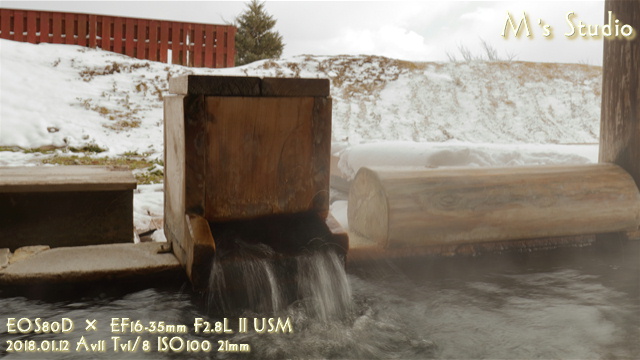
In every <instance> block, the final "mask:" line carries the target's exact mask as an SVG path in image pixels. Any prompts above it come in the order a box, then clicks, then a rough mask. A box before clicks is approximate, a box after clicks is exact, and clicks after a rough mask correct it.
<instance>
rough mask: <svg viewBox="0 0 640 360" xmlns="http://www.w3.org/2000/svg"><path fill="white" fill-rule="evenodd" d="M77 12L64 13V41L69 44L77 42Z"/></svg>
mask: <svg viewBox="0 0 640 360" xmlns="http://www.w3.org/2000/svg"><path fill="white" fill-rule="evenodd" d="M75 35H76V34H75V14H72V13H65V14H64V36H65V38H64V43H65V44H69V45H75V44H76V37H75Z"/></svg>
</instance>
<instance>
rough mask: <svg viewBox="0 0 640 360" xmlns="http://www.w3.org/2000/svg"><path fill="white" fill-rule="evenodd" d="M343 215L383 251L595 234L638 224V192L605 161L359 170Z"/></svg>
mask: <svg viewBox="0 0 640 360" xmlns="http://www.w3.org/2000/svg"><path fill="white" fill-rule="evenodd" d="M348 218H349V227H350V230H351V231H352V232H354V233H355V234H357V235H358V236H362V237H364V238H365V239H367V240H369V241H372V242H375V243H376V244H377V246H379V247H382V248H398V247H404V246H432V245H451V244H465V243H478V242H489V241H502V240H519V239H533V238H548V237H556V236H573V235H583V234H598V233H609V232H618V231H628V230H634V229H637V228H638V224H639V221H640V193H638V189H637V188H636V186H635V183H634V181H633V179H632V178H631V176H629V174H628V173H626V172H625V171H624V170H623V169H621V168H620V167H618V166H616V165H612V164H593V165H582V166H569V167H559V166H538V167H513V168H474V169H469V168H465V169H435V170H425V169H416V170H392V169H387V170H385V169H368V168H362V169H360V171H359V172H358V174H357V175H356V178H355V179H354V181H353V185H352V187H351V192H350V194H349V210H348Z"/></svg>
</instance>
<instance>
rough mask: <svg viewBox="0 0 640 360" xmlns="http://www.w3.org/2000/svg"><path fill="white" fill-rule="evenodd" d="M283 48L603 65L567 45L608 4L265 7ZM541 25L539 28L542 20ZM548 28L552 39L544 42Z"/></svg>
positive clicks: (113, 11) (152, 10)
mask: <svg viewBox="0 0 640 360" xmlns="http://www.w3.org/2000/svg"><path fill="white" fill-rule="evenodd" d="M0 6H1V7H4V8H22V9H37V10H56V11H74V12H88V13H95V14H108V15H120V16H132V17H144V18H151V19H164V20H178V21H192V22H202V23H225V22H230V21H232V20H233V19H234V18H235V17H236V16H237V15H239V14H240V13H241V12H242V11H243V10H244V9H245V8H246V2H244V1H118V2H116V1H86V0H85V1H77V2H76V1H0ZM266 9H267V12H268V13H270V14H271V15H273V16H274V17H275V18H276V19H277V21H278V22H277V24H276V30H277V31H279V32H280V34H282V36H283V37H284V41H285V44H286V46H285V51H284V56H293V55H299V54H314V55H336V54H374V55H383V56H388V57H393V58H399V59H405V60H415V61H446V60H447V59H448V57H447V54H450V55H456V56H457V57H458V58H459V57H460V55H459V47H460V46H464V47H467V48H468V49H469V50H471V51H472V52H473V53H475V54H481V53H482V50H481V40H484V41H486V42H487V43H488V44H490V45H491V46H492V47H494V48H495V49H497V50H498V55H499V56H500V57H503V58H504V57H507V56H510V55H511V56H514V55H515V56H516V60H524V61H549V62H573V63H585V64H591V65H601V64H602V43H603V41H604V40H602V39H601V38H599V39H592V38H590V37H586V38H583V37H577V38H574V39H569V38H567V37H566V36H565V33H567V32H570V30H571V28H570V26H569V25H568V23H567V20H566V17H567V13H569V12H574V13H575V15H574V16H573V18H572V21H573V23H574V24H575V26H576V27H577V26H578V25H579V22H580V21H583V22H584V23H585V24H588V25H599V26H602V25H603V24H605V22H604V1H504V2H499V1H421V2H412V1H394V2H391V1H267V2H266ZM507 12H510V13H511V14H512V16H513V18H514V20H516V21H520V19H521V18H522V14H523V12H525V13H526V14H527V15H528V17H529V25H530V29H531V33H532V35H533V36H532V37H530V38H527V37H525V36H522V37H520V38H515V37H514V36H513V33H510V34H508V35H510V36H508V38H504V37H502V36H501V33H502V32H503V29H504V27H505V23H506V19H507ZM539 19H540V20H541V25H539V24H538V20H539ZM544 25H550V26H551V31H552V36H549V37H544V36H543V26H544Z"/></svg>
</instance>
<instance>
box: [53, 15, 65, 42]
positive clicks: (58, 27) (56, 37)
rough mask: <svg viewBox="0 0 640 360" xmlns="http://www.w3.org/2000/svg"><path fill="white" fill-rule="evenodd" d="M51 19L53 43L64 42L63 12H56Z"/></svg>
mask: <svg viewBox="0 0 640 360" xmlns="http://www.w3.org/2000/svg"><path fill="white" fill-rule="evenodd" d="M51 21H52V26H51V32H52V34H53V36H52V39H51V40H52V41H51V42H52V43H53V44H62V13H59V12H54V13H53V14H52V20H51Z"/></svg>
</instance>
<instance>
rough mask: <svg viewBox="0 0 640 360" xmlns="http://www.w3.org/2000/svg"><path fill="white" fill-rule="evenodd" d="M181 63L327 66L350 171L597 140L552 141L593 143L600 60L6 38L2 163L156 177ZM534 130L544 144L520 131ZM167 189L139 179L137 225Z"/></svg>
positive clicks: (585, 156) (530, 154)
mask: <svg viewBox="0 0 640 360" xmlns="http://www.w3.org/2000/svg"><path fill="white" fill-rule="evenodd" d="M182 74H212V75H213V74H216V75H241V76H245V75H252V76H276V77H310V78H318V77H321V78H329V79H330V80H331V94H332V97H333V139H332V140H333V152H334V154H336V155H337V156H339V157H340V162H339V169H340V170H341V171H342V175H343V176H345V177H347V178H349V177H352V176H353V174H354V173H355V171H357V169H358V168H359V167H360V166H362V165H371V164H372V163H375V164H381V165H386V164H398V163H402V164H404V165H421V166H429V167H437V166H469V165H471V166H502V165H521V164H547V163H584V162H589V161H595V159H596V157H597V147H595V146H594V145H590V146H586V147H585V146H582V147H580V146H571V147H562V146H560V145H554V146H551V144H585V143H588V144H595V143H597V141H598V131H599V117H600V88H601V68H599V67H593V66H586V65H575V64H573V65H563V64H538V63H521V62H514V63H488V62H472V63H411V62H405V61H398V60H393V59H387V58H382V57H372V56H336V57H324V56H311V55H308V56H299V57H294V58H289V59H283V60H277V61H273V60H266V61H260V62H256V63H253V64H250V65H247V66H243V67H237V68H231V69H218V70H214V69H197V68H186V67H182V66H173V65H167V64H162V63H157V62H149V61H141V60H136V59H132V58H129V57H126V56H122V55H118V54H114V53H109V52H104V51H101V50H97V49H88V48H83V47H77V46H69V45H51V44H40V45H32V44H25V43H18V42H12V41H8V40H0V78H1V80H2V81H1V82H0V166H6V165H10V166H11V165H40V164H107V165H109V164H116V165H126V166H129V167H130V168H131V169H133V170H134V173H135V174H136V177H137V178H138V181H139V183H141V184H146V183H158V182H161V181H162V171H163V165H164V163H163V159H162V153H163V134H162V131H163V127H162V96H163V95H164V94H166V93H167V84H168V79H169V78H171V77H173V76H178V75H182ZM531 143H534V144H538V145H524V144H531ZM376 144H377V145H376ZM513 144H516V145H513ZM400 158H402V159H400ZM161 195H162V187H161V186H160V187H158V186H150V187H141V191H140V192H139V194H137V196H136V199H138V200H137V201H138V202H139V204H138V206H137V207H136V211H137V212H138V213H139V214H138V213H137V214H136V219H137V220H136V221H137V223H136V224H137V226H138V227H139V228H144V227H153V225H152V224H150V222H152V220H153V219H155V218H158V216H160V217H161V206H162V200H161ZM142 199H146V200H142ZM140 201H142V202H140ZM140 204H144V206H146V207H147V208H144V209H143V207H144V206H142V205H140ZM158 212H160V214H159V215H158ZM140 219H145V220H144V221H142V220H140ZM141 221H142V222H143V223H144V224H143V225H140V224H141Z"/></svg>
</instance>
